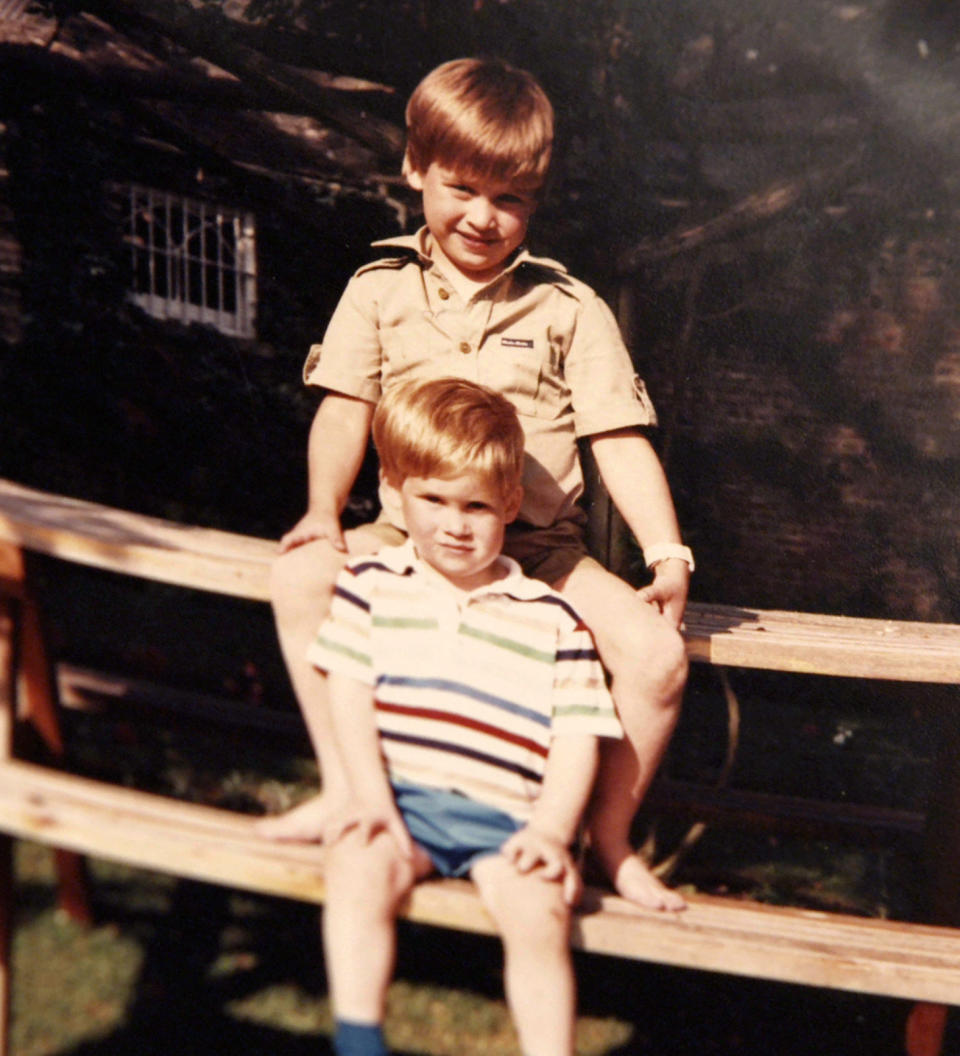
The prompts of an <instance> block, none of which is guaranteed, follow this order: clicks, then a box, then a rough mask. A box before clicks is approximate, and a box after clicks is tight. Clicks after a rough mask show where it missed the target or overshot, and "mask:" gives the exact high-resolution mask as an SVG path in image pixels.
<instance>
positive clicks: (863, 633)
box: [686, 603, 960, 684]
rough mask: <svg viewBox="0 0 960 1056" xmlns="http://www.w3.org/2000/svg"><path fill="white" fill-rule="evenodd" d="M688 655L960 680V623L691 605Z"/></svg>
mask: <svg viewBox="0 0 960 1056" xmlns="http://www.w3.org/2000/svg"><path fill="white" fill-rule="evenodd" d="M686 639H687V645H688V649H689V652H690V656H691V658H692V659H693V660H699V661H703V662H706V663H712V664H722V665H725V666H727V667H756V668H766V669H770V670H777V671H790V672H794V673H796V674H817V675H841V676H846V677H858V678H877V679H891V680H895V681H908V682H938V683H946V684H955V683H958V682H960V625H958V624H951V623H915V622H907V621H899V620H882V619H862V618H857V617H852V616H827V615H820V614H817V613H801V612H781V611H776V610H769V609H768V610H761V609H747V608H738V607H735V606H728V605H703V604H697V603H691V605H690V606H689V608H688V611H687V614H686Z"/></svg>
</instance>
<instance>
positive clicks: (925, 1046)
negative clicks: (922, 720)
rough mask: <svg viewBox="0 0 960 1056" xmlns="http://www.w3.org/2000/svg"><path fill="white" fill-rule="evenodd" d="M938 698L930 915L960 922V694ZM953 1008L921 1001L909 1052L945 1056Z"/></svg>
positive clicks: (929, 832)
mask: <svg viewBox="0 0 960 1056" xmlns="http://www.w3.org/2000/svg"><path fill="white" fill-rule="evenodd" d="M941 692H942V693H943V697H942V699H941V700H940V701H938V702H937V703H938V704H939V705H940V706H939V707H938V709H937V710H938V712H939V714H938V719H939V723H938V726H939V730H938V732H939V734H940V737H939V748H938V755H937V762H936V771H935V774H934V781H933V791H932V793H931V797H930V805H929V808H928V810H927V823H926V831H925V833H924V844H925V852H926V853H925V859H926V866H927V877H926V885H925V886H926V906H925V909H926V913H925V917H926V919H928V920H930V921H931V922H932V923H934V924H945V925H948V926H950V927H957V926H960V870H958V869H957V862H958V861H960V697H958V694H957V691H956V689H955V688H954V687H949V688H944V689H943V690H942V691H941ZM948 1015H949V1008H948V1007H947V1006H946V1005H934V1004H929V1003H926V1002H920V1003H918V1004H916V1005H914V1006H913V1009H912V1010H911V1012H910V1015H909V1017H908V1019H907V1034H906V1050H907V1053H908V1056H940V1052H941V1049H942V1048H943V1038H944V1033H945V1030H946V1025H947V1016H948Z"/></svg>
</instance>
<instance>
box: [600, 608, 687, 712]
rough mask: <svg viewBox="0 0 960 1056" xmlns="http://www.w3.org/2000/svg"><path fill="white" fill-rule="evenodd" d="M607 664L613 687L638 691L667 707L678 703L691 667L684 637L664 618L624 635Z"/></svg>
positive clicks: (643, 623) (646, 622)
mask: <svg viewBox="0 0 960 1056" xmlns="http://www.w3.org/2000/svg"><path fill="white" fill-rule="evenodd" d="M604 663H605V664H606V665H607V667H608V669H609V671H610V673H611V675H612V677H613V682H614V685H616V684H617V683H618V682H619V683H621V684H622V685H624V684H625V685H629V686H633V687H639V691H640V692H642V693H643V695H644V696H645V697H647V698H649V699H651V700H655V701H659V702H661V703H662V704H664V705H665V706H672V705H674V704H676V702H677V701H678V698H679V696H680V694H681V692H682V690H683V687H684V685H685V684H686V681H687V674H688V671H689V667H690V662H689V659H688V657H687V650H686V646H685V645H684V641H683V636H682V635H681V634H680V632H679V631H678V630H676V628H674V627H673V626H671V624H670V623H668V622H667V621H666V620H665V619H662V618H657V619H655V620H644V621H642V624H641V625H640V626H639V627H637V628H635V629H634V630H633V633H627V634H624V635H622V636H621V637H620V642H619V643H618V647H617V648H616V649H615V650H614V651H613V655H612V656H611V657H610V658H609V660H608V658H607V657H606V656H605V657H604Z"/></svg>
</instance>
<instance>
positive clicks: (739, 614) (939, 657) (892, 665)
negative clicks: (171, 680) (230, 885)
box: [0, 480, 960, 684]
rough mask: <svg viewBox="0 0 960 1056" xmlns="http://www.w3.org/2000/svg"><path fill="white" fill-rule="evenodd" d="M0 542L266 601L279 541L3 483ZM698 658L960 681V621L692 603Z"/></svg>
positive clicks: (689, 634)
mask: <svg viewBox="0 0 960 1056" xmlns="http://www.w3.org/2000/svg"><path fill="white" fill-rule="evenodd" d="M0 539H2V540H5V541H7V542H11V543H15V544H17V545H20V546H23V547H26V548H28V549H31V550H36V551H38V552H40V553H43V554H47V555H50V556H54V557H60V558H64V559H66V560H70V561H75V562H78V563H80V564H85V565H89V566H93V567H96V568H101V569H105V570H108V571H112V572H119V573H124V574H127V575H135V576H141V577H144V578H147V579H154V580H158V581H160V582H164V583H172V584H179V585H180V586H184V587H190V588H194V589H200V590H208V591H214V592H217V593H222V594H227V595H230V596H232V597H240V598H249V599H251V600H255V601H266V600H267V599H268V597H269V570H270V564H271V561H272V560H273V557H274V555H275V553H276V544H275V543H273V542H271V541H270V540H267V539H256V538H252V537H248V536H243V535H237V534H235V533H232V532H223V531H218V530H216V529H211V528H198V527H194V526H190V525H182V524H177V523H175V522H173V521H165V520H161V519H158V518H155V517H146V516H143V515H141V514H136V513H130V512H128V511H124V510H115V509H112V508H110V507H107V506H100V505H97V504H96V503H90V502H85V501H83V500H79V499H70V498H64V497H62V496H57V495H48V494H46V493H45V492H41V491H35V490H33V489H31V488H25V487H23V486H22V485H19V484H14V483H12V482H10V481H5V480H0ZM686 639H687V647H688V651H689V653H690V656H691V657H692V659H694V660H697V661H701V662H706V663H713V664H722V665H725V666H728V667H753V668H764V669H768V670H777V671H789V672H794V673H799V674H814V673H815V674H821V675H839V676H844V677H861V678H882V679H892V680H905V681H923V682H939V683H946V684H960V625H957V624H946V623H944V624H928V623H910V622H901V621H894V620H876V619H861V618H856V617H850V616H828V615H818V614H814V613H796V612H780V611H775V610H760V609H749V608H740V607H736V606H729V605H708V604H703V603H699V602H691V603H690V605H689V606H688V610H687V615H686Z"/></svg>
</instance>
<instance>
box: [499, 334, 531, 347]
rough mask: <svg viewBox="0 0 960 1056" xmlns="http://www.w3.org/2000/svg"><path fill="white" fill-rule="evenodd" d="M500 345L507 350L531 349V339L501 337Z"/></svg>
mask: <svg viewBox="0 0 960 1056" xmlns="http://www.w3.org/2000/svg"><path fill="white" fill-rule="evenodd" d="M500 344H501V345H504V346H505V347H507V348H533V338H532V337H501V338H500Z"/></svg>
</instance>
